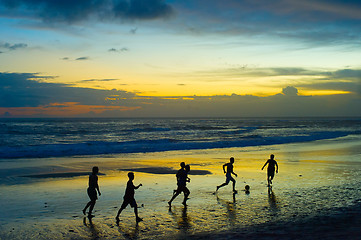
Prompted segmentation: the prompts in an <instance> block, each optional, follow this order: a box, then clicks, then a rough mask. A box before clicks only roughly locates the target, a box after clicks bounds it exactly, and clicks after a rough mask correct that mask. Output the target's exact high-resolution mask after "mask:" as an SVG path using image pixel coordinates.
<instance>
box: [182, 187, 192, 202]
mask: <svg viewBox="0 0 361 240" xmlns="http://www.w3.org/2000/svg"><path fill="white" fill-rule="evenodd" d="M183 192H184V199H183V205H186V204H187V200H188V196H189V194H190V193H191V192H190V191H189V189H188V188H187V187H184V190H183Z"/></svg>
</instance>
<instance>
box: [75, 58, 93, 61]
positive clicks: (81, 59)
mask: <svg viewBox="0 0 361 240" xmlns="http://www.w3.org/2000/svg"><path fill="white" fill-rule="evenodd" d="M89 59H90V58H89V57H78V58H76V59H75V61H85V60H89Z"/></svg>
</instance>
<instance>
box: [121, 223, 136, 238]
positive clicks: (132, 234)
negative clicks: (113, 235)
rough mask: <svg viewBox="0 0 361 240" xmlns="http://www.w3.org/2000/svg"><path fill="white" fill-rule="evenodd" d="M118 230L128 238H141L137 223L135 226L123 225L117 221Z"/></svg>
mask: <svg viewBox="0 0 361 240" xmlns="http://www.w3.org/2000/svg"><path fill="white" fill-rule="evenodd" d="M117 226H118V232H119V233H120V234H121V235H123V236H124V237H125V238H126V239H138V238H139V224H138V223H135V226H134V228H129V227H126V226H122V225H120V224H119V222H117Z"/></svg>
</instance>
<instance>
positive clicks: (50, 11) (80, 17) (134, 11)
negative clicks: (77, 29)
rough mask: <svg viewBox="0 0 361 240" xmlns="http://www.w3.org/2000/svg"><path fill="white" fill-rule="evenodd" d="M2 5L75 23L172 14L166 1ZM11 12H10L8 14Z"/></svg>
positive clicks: (55, 0) (8, 0)
mask: <svg viewBox="0 0 361 240" xmlns="http://www.w3.org/2000/svg"><path fill="white" fill-rule="evenodd" d="M0 7H2V8H4V9H6V11H8V13H7V14H11V12H12V13H14V14H15V13H16V15H18V16H20V15H23V16H29V15H30V16H32V17H35V18H40V19H42V20H44V21H45V22H50V23H52V22H63V23H69V24H71V23H75V22H81V21H85V20H88V19H91V18H96V19H100V20H114V19H115V20H116V19H120V20H127V19H131V20H149V19H157V18H166V17H169V16H170V15H172V13H173V9H172V7H171V6H170V5H169V4H167V3H165V1H164V0H75V1H74V0H0ZM9 11H10V13H9Z"/></svg>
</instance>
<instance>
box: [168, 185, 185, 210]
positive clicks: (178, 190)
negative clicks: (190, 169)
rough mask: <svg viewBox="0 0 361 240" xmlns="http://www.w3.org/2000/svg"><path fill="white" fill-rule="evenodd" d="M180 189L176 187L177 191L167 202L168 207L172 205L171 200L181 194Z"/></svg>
mask: <svg viewBox="0 0 361 240" xmlns="http://www.w3.org/2000/svg"><path fill="white" fill-rule="evenodd" d="M181 192H182V191H181V189H180V187H179V186H178V188H177V191H176V192H175V193H174V194H173V196H172V198H171V199H170V200H169V202H168V204H169V206H170V205H172V202H173V200H174V199H175V198H176V197H177V196H178V195H179V194H180V193H181Z"/></svg>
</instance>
